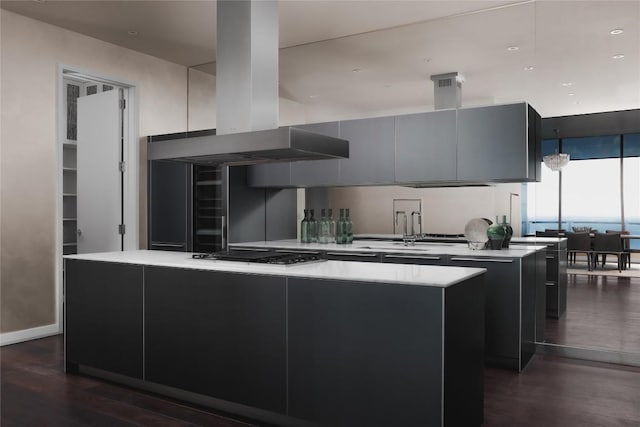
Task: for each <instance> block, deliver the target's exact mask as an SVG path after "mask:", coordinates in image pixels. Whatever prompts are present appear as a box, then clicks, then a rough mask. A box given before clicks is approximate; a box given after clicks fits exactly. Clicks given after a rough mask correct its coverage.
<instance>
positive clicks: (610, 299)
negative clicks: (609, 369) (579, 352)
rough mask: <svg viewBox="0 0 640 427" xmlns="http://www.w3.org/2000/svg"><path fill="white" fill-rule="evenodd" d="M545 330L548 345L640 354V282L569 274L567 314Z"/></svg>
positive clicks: (548, 321) (638, 279)
mask: <svg viewBox="0 0 640 427" xmlns="http://www.w3.org/2000/svg"><path fill="white" fill-rule="evenodd" d="M545 329H546V330H545V340H546V342H549V343H554V344H563V345H570V346H574V347H582V348H592V349H602V350H615V351H624V352H630V353H640V278H637V277H615V276H588V275H582V274H569V276H568V283H567V311H566V313H565V315H564V316H563V317H561V318H560V319H558V320H554V319H549V318H547V319H546V328H545Z"/></svg>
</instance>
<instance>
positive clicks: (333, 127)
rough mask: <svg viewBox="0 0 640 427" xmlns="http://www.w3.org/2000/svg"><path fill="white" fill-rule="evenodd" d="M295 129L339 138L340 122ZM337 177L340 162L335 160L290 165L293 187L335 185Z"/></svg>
mask: <svg viewBox="0 0 640 427" xmlns="http://www.w3.org/2000/svg"><path fill="white" fill-rule="evenodd" d="M296 127H299V128H300V129H304V130H308V131H309V132H316V133H319V134H322V135H327V136H334V137H336V138H340V122H328V123H314V124H310V125H304V126H296ZM350 149H351V148H350ZM339 176H340V162H339V160H337V159H335V160H307V161H302V162H293V163H291V183H292V184H293V186H295V187H319V186H329V185H337V184H338V179H339Z"/></svg>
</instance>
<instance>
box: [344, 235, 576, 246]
mask: <svg viewBox="0 0 640 427" xmlns="http://www.w3.org/2000/svg"><path fill="white" fill-rule="evenodd" d="M353 237H354V239H358V238H360V239H378V240H402V234H356V235H354V236H353ZM426 238H427V239H429V240H432V241H434V242H437V241H438V240H443V241H452V240H459V241H460V242H466V239H465V238H464V237H426ZM563 240H567V238H566V237H536V236H528V237H515V236H514V237H512V238H511V241H512V242H514V243H531V244H533V245H535V244H540V243H557V242H560V241H563Z"/></svg>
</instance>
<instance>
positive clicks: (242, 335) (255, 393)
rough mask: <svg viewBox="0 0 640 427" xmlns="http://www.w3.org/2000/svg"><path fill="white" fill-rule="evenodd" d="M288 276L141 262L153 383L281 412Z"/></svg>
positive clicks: (149, 371)
mask: <svg viewBox="0 0 640 427" xmlns="http://www.w3.org/2000/svg"><path fill="white" fill-rule="evenodd" d="M285 293H286V279H285V278H283V277H269V276H256V275H245V274H233V273H223V272H208V271H198V270H180V269H170V268H161V267H147V268H145V300H144V302H145V322H146V323H145V357H146V359H145V361H146V363H145V374H146V379H147V380H148V381H151V382H155V383H159V384H165V385H169V386H172V387H177V388H180V389H183V390H188V391H192V392H195V393H200V394H205V395H207V396H212V397H215V398H218V399H222V400H226V401H230V402H236V403H241V404H244V405H249V406H254V407H257V408H262V409H266V410H270V411H274V412H279V413H284V412H285V410H286V407H285V401H286V347H285V345H286V338H285V337H286V305H285V303H286V295H285Z"/></svg>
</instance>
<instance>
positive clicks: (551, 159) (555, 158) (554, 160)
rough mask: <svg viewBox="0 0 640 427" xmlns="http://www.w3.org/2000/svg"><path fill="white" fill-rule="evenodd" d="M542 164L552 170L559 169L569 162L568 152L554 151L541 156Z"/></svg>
mask: <svg viewBox="0 0 640 427" xmlns="http://www.w3.org/2000/svg"><path fill="white" fill-rule="evenodd" d="M542 161H544V164H545V165H546V166H547V167H548V168H549V169H551V170H552V171H559V170H560V169H562V168H563V167H565V166H567V163H569V154H567V153H555V154H549V155H548V156H544V157H543V158H542Z"/></svg>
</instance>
